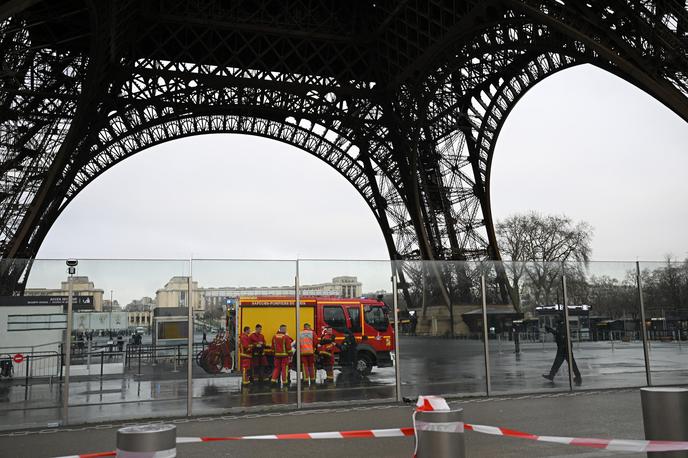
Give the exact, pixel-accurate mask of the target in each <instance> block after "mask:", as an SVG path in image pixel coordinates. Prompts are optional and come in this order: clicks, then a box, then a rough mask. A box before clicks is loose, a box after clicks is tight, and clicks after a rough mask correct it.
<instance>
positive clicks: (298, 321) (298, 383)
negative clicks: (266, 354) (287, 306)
mask: <svg viewBox="0 0 688 458" xmlns="http://www.w3.org/2000/svg"><path fill="white" fill-rule="evenodd" d="M299 281H300V280H299V260H298V259H297V260H296V277H294V293H295V294H296V298H295V299H296V329H295V330H294V335H295V336H296V339H295V341H296V408H297V409H300V408H301V406H302V400H301V341H300V336H301V304H300V302H301V289H300V285H299ZM289 371H291V368H289V367H287V374H289ZM287 378H289V377H287ZM280 379H281V375H280Z"/></svg>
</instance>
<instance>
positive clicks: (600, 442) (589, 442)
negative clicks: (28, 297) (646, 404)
mask: <svg viewBox="0 0 688 458" xmlns="http://www.w3.org/2000/svg"><path fill="white" fill-rule="evenodd" d="M449 410H450V409H449V404H447V401H445V400H444V399H443V398H441V397H439V396H420V397H419V398H418V403H417V404H416V411H415V412H414V414H413V425H414V426H413V427H410V428H394V429H365V430H360V431H331V432H322V433H298V434H267V435H262V436H229V437H178V438H177V444H191V443H197V442H220V441H238V440H294V439H297V440H301V439H361V438H377V437H407V436H415V435H416V432H417V431H434V432H444V433H463V432H464V431H475V432H476V433H482V434H491V435H494V436H505V437H516V438H519V439H529V440H534V441H538V442H549V443H554V444H563V445H576V446H579V447H589V448H596V449H602V450H610V451H617V452H674V451H681V450H688V441H659V440H628V439H595V438H589V437H562V436H539V435H536V434H530V433H524V432H522V431H517V430H515V429H508V428H499V427H497V426H486V425H474V424H471V423H464V422H461V421H456V422H425V421H418V420H416V412H419V411H423V412H433V411H436V412H443V411H444V412H446V411H449ZM416 439H417V437H416ZM417 443H418V440H416V444H417ZM116 455H117V452H115V451H112V452H101V453H86V454H82V455H69V456H63V457H59V458H101V457H106V456H116ZM414 456H415V452H414Z"/></svg>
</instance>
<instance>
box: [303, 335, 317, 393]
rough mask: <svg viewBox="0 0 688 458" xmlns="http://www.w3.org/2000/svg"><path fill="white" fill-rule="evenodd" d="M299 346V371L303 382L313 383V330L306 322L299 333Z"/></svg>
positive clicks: (314, 342) (314, 344) (314, 343)
mask: <svg viewBox="0 0 688 458" xmlns="http://www.w3.org/2000/svg"><path fill="white" fill-rule="evenodd" d="M299 346H300V347H301V373H302V374H303V380H304V382H308V384H309V385H310V384H311V383H313V384H315V346H316V338H315V332H313V330H312V329H311V325H310V324H308V323H306V324H304V325H303V330H302V331H301V333H300V334H299Z"/></svg>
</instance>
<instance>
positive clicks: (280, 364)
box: [270, 324, 294, 386]
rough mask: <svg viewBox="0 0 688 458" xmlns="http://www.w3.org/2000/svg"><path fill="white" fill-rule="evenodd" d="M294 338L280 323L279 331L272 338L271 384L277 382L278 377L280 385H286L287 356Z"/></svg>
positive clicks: (285, 326) (287, 371) (284, 325)
mask: <svg viewBox="0 0 688 458" xmlns="http://www.w3.org/2000/svg"><path fill="white" fill-rule="evenodd" d="M293 342H294V340H293V339H292V338H291V337H289V336H288V335H287V325H286V324H281V325H280V327H279V331H277V334H275V335H274V337H273V338H272V350H273V351H274V352H275V368H274V369H273V370H272V378H271V379H270V381H271V382H272V383H273V384H278V383H279V381H280V378H281V380H282V385H283V386H286V385H287V384H288V383H289V381H288V378H287V377H288V376H289V358H290V357H291V355H292V353H293V350H292V347H291V344H292V343H293Z"/></svg>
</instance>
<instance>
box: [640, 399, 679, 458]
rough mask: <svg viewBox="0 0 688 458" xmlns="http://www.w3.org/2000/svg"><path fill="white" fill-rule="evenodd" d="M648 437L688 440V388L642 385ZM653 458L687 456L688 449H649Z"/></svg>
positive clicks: (644, 418)
mask: <svg viewBox="0 0 688 458" xmlns="http://www.w3.org/2000/svg"><path fill="white" fill-rule="evenodd" d="M640 400H641V403H642V406H643V425H644V426H645V439H648V440H669V441H671V440H673V441H688V388H676V387H652V388H641V389H640ZM647 456H648V457H651V458H660V457H661V458H669V457H670V458H678V457H682V458H686V457H688V451H680V452H655V453H648V454H647Z"/></svg>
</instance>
